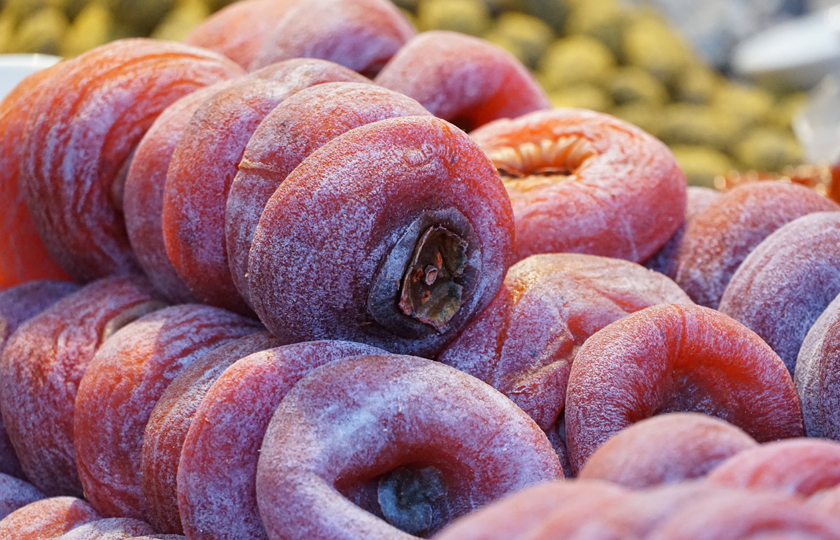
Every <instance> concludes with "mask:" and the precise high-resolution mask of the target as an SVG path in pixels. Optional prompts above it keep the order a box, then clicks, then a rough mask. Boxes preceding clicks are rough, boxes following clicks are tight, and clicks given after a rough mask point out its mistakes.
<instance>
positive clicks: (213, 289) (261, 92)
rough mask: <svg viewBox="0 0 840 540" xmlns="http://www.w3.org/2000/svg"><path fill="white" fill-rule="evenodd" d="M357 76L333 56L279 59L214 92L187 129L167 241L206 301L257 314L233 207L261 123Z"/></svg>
mask: <svg viewBox="0 0 840 540" xmlns="http://www.w3.org/2000/svg"><path fill="white" fill-rule="evenodd" d="M348 72H349V73H348ZM357 77H359V76H358V75H357V74H355V73H353V72H351V71H349V70H347V69H346V68H342V67H340V66H338V65H336V64H334V63H331V62H326V61H312V60H308V61H297V62H290V63H288V64H287V63H279V64H275V65H272V66H269V67H267V68H265V69H262V70H260V71H257V72H254V73H252V74H251V75H250V76H248V77H243V78H241V79H239V80H237V81H235V82H233V83H231V84H230V85H228V86H226V87H225V88H222V89H220V90H219V91H218V92H216V93H214V94H213V95H212V96H210V97H209V98H208V99H207V100H206V101H205V102H204V103H202V104H201V105H200V106H199V107H198V109H197V110H196V111H195V113H194V114H193V116H192V118H191V119H190V120H189V122H188V123H187V125H186V126H185V127H184V128H183V131H182V134H181V136H180V139H179V140H178V142H177V145H176V146H175V149H174V150H173V152H172V156H171V159H170V161H169V167H168V170H167V172H166V183H165V187H164V194H163V214H162V216H163V217H162V227H163V239H164V245H165V249H166V254H167V256H168V257H169V260H170V261H171V262H172V265H173V267H174V268H175V271H176V272H177V274H178V275H179V276H180V277H181V279H183V280H184V282H186V284H187V285H188V287H189V288H190V290H191V291H192V292H193V293H194V294H195V295H196V296H197V297H198V298H199V299H201V301H203V302H205V303H208V304H211V305H214V306H218V307H222V308H225V309H229V310H232V311H237V312H239V313H244V314H251V311H250V309H249V308H248V306H247V304H246V303H245V302H244V301H243V299H242V297H241V296H240V294H239V292H238V291H237V289H236V286H235V285H234V282H233V278H232V277H231V272H230V267H229V264H228V257H227V248H226V242H225V205H226V201H227V197H228V192H229V190H230V186H231V184H232V183H233V179H234V177H235V175H236V170H237V165H238V164H239V162H240V160H241V159H242V154H243V152H244V151H245V147H246V145H247V144H248V141H249V140H250V139H251V136H252V135H253V133H254V131H255V130H256V129H257V127H258V126H259V124H260V122H262V120H263V119H264V118H265V116H266V115H267V114H268V113H269V112H271V110H272V109H274V108H275V107H276V106H277V105H278V104H279V103H281V102H282V101H283V100H285V99H286V98H288V97H289V96H291V95H293V94H295V93H296V92H298V91H300V90H302V89H304V88H308V87H309V86H311V85H317V84H320V83H322V82H325V81H334V80H346V79H351V80H352V79H355V78H357Z"/></svg>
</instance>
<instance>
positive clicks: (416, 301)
mask: <svg viewBox="0 0 840 540" xmlns="http://www.w3.org/2000/svg"><path fill="white" fill-rule="evenodd" d="M480 272H481V250H480V242H479V241H478V238H477V237H476V235H475V231H474V230H473V228H472V225H470V223H469V221H468V220H467V218H466V217H465V216H464V215H463V214H461V213H460V212H459V211H458V210H455V209H446V210H437V211H428V212H424V213H423V214H421V215H420V217H418V218H417V219H415V220H414V222H412V223H411V224H409V225H408V227H406V228H405V230H404V232H403V233H402V235H401V236H400V238H399V239H398V240H397V242H396V244H395V245H394V246H393V247H392V248H391V250H390V252H389V253H388V255H387V256H386V258H385V261H384V262H383V263H382V264H381V266H380V268H379V269H378V270H377V273H376V275H375V276H374V279H373V282H372V284H371V288H370V293H369V294H368V300H367V309H368V312H369V313H370V314H371V316H372V317H373V319H374V320H375V321H376V322H377V323H379V325H381V326H382V327H384V328H385V329H387V330H389V331H390V332H392V333H394V334H396V335H398V336H401V337H406V338H411V339H418V338H422V337H424V336H428V335H431V334H433V333H439V334H443V333H445V332H446V331H447V329H448V328H450V326H451V323H453V322H454V321H456V320H457V318H458V316H459V314H461V308H462V307H463V306H464V304H465V303H466V302H467V301H468V299H469V298H471V295H472V293H473V291H474V290H475V287H476V284H477V282H478V279H479V276H480Z"/></svg>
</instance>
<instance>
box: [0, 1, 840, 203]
mask: <svg viewBox="0 0 840 540" xmlns="http://www.w3.org/2000/svg"><path fill="white" fill-rule="evenodd" d="M393 1H394V3H395V4H397V5H398V6H399V7H400V8H401V9H402V10H403V11H404V13H405V14H406V15H407V16H408V17H409V18H410V19H411V21H412V22H413V23H414V24H415V26H416V27H417V29H418V30H420V31H424V30H432V29H445V30H453V31H457V32H463V33H465V34H470V35H474V36H480V37H483V38H485V39H487V40H489V41H491V42H493V43H495V44H497V45H499V46H500V47H503V48H504V49H506V50H508V51H510V52H511V53H512V54H514V55H515V56H516V57H517V58H519V59H520V60H521V61H522V62H523V63H524V64H525V65H526V66H527V67H528V68H529V69H531V70H532V72H533V73H534V75H535V76H536V78H537V79H538V80H539V82H540V83H541V84H542V85H543V87H544V88H545V90H546V92H547V93H548V94H549V95H550V96H551V99H552V102H553V103H554V105H556V106H572V107H583V108H588V109H594V110H598V111H603V112H607V113H610V114H613V115H615V116H618V117H620V118H623V119H625V120H627V121H629V122H632V123H633V124H636V125H638V126H640V127H642V128H643V129H645V130H646V131H648V132H650V133H652V134H654V135H656V136H657V137H659V138H660V139H662V140H663V141H664V142H665V143H666V144H668V145H669V146H670V147H671V149H672V150H673V152H674V154H675V155H676V157H677V160H678V161H679V163H680V165H681V166H682V167H683V170H684V171H685V172H686V175H687V177H688V179H689V183H690V184H693V185H704V186H710V187H712V186H714V187H718V188H719V189H723V188H725V187H728V186H729V185H731V184H734V183H739V182H741V181H747V180H752V179H755V178H756V177H767V178H780V177H781V178H789V179H792V180H793V181H798V182H801V183H806V184H810V185H812V186H813V187H816V188H818V189H819V188H820V186H822V185H827V184H828V178H829V177H830V171H829V168H828V167H826V166H825V165H826V164H830V163H836V162H837V161H838V159H840V129H838V127H836V126H840V83H838V82H837V81H838V80H840V79H836V78H835V75H834V74H835V73H840V7H835V3H838V2H836V1H827V0H703V1H702V2H697V1H692V0H393ZM229 3H231V2H230V1H229V0H0V53H6V54H9V53H42V54H51V55H58V56H63V57H72V56H76V55H78V54H80V53H82V52H84V51H86V50H88V49H91V48H93V47H96V46H98V45H101V44H103V43H105V42H107V41H111V40H114V39H118V38H124V37H132V36H151V37H154V38H159V39H171V40H180V39H182V38H183V37H184V36H186V34H187V33H188V32H189V31H190V30H192V28H194V27H195V26H196V25H198V24H199V23H200V22H202V21H203V20H204V19H206V18H207V17H208V16H209V15H210V14H212V13H213V12H215V11H217V10H219V9H222V8H224V7H225V6H226V5H227V4H229ZM827 175H828V176H827Z"/></svg>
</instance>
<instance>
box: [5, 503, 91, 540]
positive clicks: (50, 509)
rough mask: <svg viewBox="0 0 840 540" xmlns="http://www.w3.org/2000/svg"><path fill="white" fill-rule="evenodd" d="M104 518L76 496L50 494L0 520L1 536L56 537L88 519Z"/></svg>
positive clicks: (18, 539) (18, 538)
mask: <svg viewBox="0 0 840 540" xmlns="http://www.w3.org/2000/svg"><path fill="white" fill-rule="evenodd" d="M100 519H102V516H100V515H99V514H97V513H96V510H94V509H93V507H91V506H90V505H89V504H88V503H86V502H85V501H83V500H81V499H77V498H76V497H51V498H48V499H41V500H40V501H35V502H33V503H31V504H27V505H26V506H23V507H21V508H19V509H17V510H15V511H14V512H12V513H11V514H9V515H8V516H6V517H5V518H3V519H2V520H0V537H2V538H9V539H12V538H14V539H15V540H41V539H43V538H55V537H57V536H61V535H62V534H64V533H66V532H68V531H71V530H73V529H75V528H76V527H79V526H81V525H84V524H85V523H90V522H93V521H97V520H100Z"/></svg>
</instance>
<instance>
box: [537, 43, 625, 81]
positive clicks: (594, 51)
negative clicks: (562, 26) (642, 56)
mask: <svg viewBox="0 0 840 540" xmlns="http://www.w3.org/2000/svg"><path fill="white" fill-rule="evenodd" d="M613 70H615V58H613V55H612V53H611V52H610V50H609V49H608V48H607V47H606V46H605V45H604V44H603V43H601V42H600V41H598V40H597V39H595V38H592V37H589V36H570V37H565V38H562V39H558V40H557V41H555V42H554V43H552V44H551V45H550V46H549V48H548V50H547V51H546V53H545V54H544V55H543V57H542V58H541V59H540V62H539V71H540V79H541V80H542V82H543V83H544V84H545V86H546V90H548V91H549V92H551V91H554V90H559V89H561V88H563V87H566V86H573V85H577V84H601V83H602V82H604V81H605V80H606V79H607V78H608V77H609V76H610V74H611V73H612V72H613Z"/></svg>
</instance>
